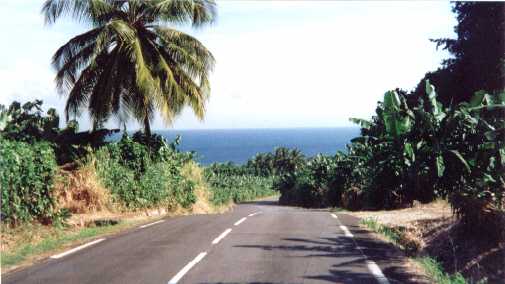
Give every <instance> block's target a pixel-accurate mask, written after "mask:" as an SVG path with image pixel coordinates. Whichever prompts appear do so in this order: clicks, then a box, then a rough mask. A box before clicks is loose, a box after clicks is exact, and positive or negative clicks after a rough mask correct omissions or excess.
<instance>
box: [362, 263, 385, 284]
mask: <svg viewBox="0 0 505 284" xmlns="http://www.w3.org/2000/svg"><path fill="white" fill-rule="evenodd" d="M366 266H367V267H368V270H370V272H372V274H373V276H374V277H375V279H377V281H379V283H380V284H389V281H388V279H387V278H386V276H384V274H383V273H382V270H381V269H380V267H379V266H378V265H377V263H375V262H374V261H371V260H367V261H366Z"/></svg>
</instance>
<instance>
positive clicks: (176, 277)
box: [168, 251, 207, 284]
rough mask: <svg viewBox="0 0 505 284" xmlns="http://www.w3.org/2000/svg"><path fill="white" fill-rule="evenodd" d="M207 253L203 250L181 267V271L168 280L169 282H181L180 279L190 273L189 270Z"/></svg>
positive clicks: (172, 283) (173, 283)
mask: <svg viewBox="0 0 505 284" xmlns="http://www.w3.org/2000/svg"><path fill="white" fill-rule="evenodd" d="M206 255H207V252H206V251H204V252H201V253H200V254H199V255H197V256H196V257H195V259H193V260H192V261H190V262H189V263H188V264H186V266H184V267H183V268H182V269H181V271H179V272H178V273H177V274H176V275H175V276H174V277H172V279H170V281H168V284H176V283H177V282H179V280H181V278H182V277H184V275H185V274H186V273H188V271H189V270H190V269H191V268H192V267H193V266H195V265H196V264H197V263H199V262H200V261H201V260H202V259H203V258H204V257H205V256H206Z"/></svg>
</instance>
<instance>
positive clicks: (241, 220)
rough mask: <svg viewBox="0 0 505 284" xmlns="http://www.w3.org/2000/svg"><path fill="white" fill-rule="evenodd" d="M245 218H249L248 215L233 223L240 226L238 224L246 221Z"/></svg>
mask: <svg viewBox="0 0 505 284" xmlns="http://www.w3.org/2000/svg"><path fill="white" fill-rule="evenodd" d="M245 219H247V217H244V218H242V219H240V220H238V221H237V222H235V224H233V225H235V226H238V225H240V223H242V222H244V221H245Z"/></svg>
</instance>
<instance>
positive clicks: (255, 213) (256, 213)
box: [247, 211, 261, 217]
mask: <svg viewBox="0 0 505 284" xmlns="http://www.w3.org/2000/svg"><path fill="white" fill-rule="evenodd" d="M260 213H261V211H258V212H254V213H251V214H249V215H247V217H252V216H254V215H258V214H260Z"/></svg>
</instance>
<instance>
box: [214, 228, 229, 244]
mask: <svg viewBox="0 0 505 284" xmlns="http://www.w3.org/2000/svg"><path fill="white" fill-rule="evenodd" d="M230 232H231V229H226V231H224V232H222V233H221V235H219V237H217V238H215V239H214V240H213V241H212V244H213V245H215V244H217V243H219V241H221V240H222V239H224V237H226V235H228V234H229V233H230Z"/></svg>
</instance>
